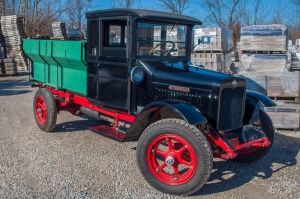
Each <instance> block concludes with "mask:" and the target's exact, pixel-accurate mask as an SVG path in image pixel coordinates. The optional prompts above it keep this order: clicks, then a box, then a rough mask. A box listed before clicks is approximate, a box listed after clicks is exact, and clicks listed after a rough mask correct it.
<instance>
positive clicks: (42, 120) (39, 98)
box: [33, 88, 57, 132]
mask: <svg viewBox="0 0 300 199" xmlns="http://www.w3.org/2000/svg"><path fill="white" fill-rule="evenodd" d="M33 110H34V118H35V121H36V124H37V126H38V127H39V128H40V129H41V130H43V131H46V132H51V131H53V129H54V128H55V125H56V119H57V107H56V103H55V99H54V97H53V95H52V93H50V92H49V91H48V90H47V89H44V88H40V89H39V90H38V91H37V92H36V94H35V97H34V101H33Z"/></svg>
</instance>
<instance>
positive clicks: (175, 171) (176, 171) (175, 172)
mask: <svg viewBox="0 0 300 199" xmlns="http://www.w3.org/2000/svg"><path fill="white" fill-rule="evenodd" d="M173 170H174V174H175V175H176V176H178V175H179V171H178V164H177V165H174V166H173Z"/></svg>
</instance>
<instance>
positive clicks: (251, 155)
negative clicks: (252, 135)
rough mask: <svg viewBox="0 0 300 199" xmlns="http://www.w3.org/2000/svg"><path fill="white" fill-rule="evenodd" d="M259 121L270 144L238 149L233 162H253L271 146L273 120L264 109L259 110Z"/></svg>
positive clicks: (262, 155)
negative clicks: (255, 147) (250, 148)
mask: <svg viewBox="0 0 300 199" xmlns="http://www.w3.org/2000/svg"><path fill="white" fill-rule="evenodd" d="M260 122H261V128H262V131H263V132H264V133H265V135H266V136H267V138H268V139H269V141H270V143H271V144H270V145H269V146H268V147H263V148H257V149H252V150H243V151H240V152H238V155H237V157H236V158H235V159H233V161H234V162H240V163H251V162H255V161H257V160H260V159H261V158H263V157H264V156H265V155H266V154H267V153H268V152H269V151H270V149H271V148H272V146H273V143H274V140H275V129H274V125H273V122H272V120H271V118H270V117H269V115H268V114H267V113H266V112H264V111H260Z"/></svg>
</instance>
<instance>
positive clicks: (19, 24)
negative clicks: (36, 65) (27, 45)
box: [0, 15, 27, 74]
mask: <svg viewBox="0 0 300 199" xmlns="http://www.w3.org/2000/svg"><path fill="white" fill-rule="evenodd" d="M0 22H1V30H2V34H3V37H4V41H5V49H6V58H7V59H8V60H9V61H8V60H6V62H4V63H9V65H8V66H7V69H9V70H8V71H12V69H11V68H10V67H13V66H17V71H18V72H20V71H21V72H22V71H26V70H27V67H26V63H25V60H24V57H23V54H22V47H21V42H22V39H23V38H24V37H25V32H24V29H23V17H22V16H17V15H11V16H2V17H1V20H0ZM12 60H13V61H12ZM5 69H6V68H5ZM14 72H15V71H14ZM8 73H13V72H8ZM6 74H7V73H6Z"/></svg>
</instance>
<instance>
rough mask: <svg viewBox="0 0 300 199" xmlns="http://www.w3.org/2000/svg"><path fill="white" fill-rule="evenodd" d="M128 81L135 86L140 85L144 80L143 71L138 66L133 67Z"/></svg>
mask: <svg viewBox="0 0 300 199" xmlns="http://www.w3.org/2000/svg"><path fill="white" fill-rule="evenodd" d="M130 79H131V81H132V82H133V83H135V84H140V83H142V82H143V81H144V79H145V72H144V70H143V69H142V68H141V67H139V66H136V67H134V68H133V69H132V70H131V72H130Z"/></svg>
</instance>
